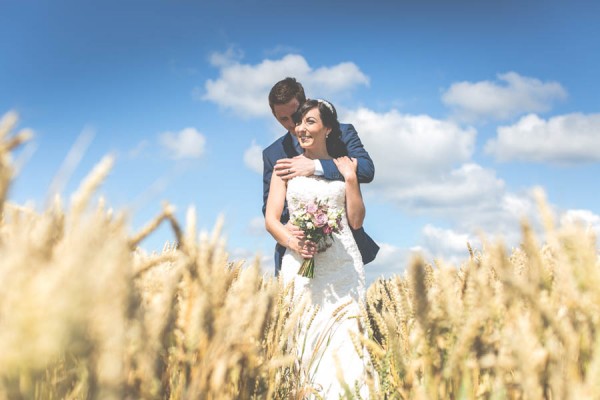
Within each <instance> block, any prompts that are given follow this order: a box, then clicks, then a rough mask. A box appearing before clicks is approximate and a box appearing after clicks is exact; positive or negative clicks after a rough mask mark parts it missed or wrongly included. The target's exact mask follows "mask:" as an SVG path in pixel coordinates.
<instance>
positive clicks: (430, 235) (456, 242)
mask: <svg viewBox="0 0 600 400" xmlns="http://www.w3.org/2000/svg"><path fill="white" fill-rule="evenodd" d="M422 234H423V244H424V247H425V248H426V252H427V253H429V254H431V255H432V256H433V257H434V258H436V259H441V260H443V261H444V262H447V263H450V264H454V265H455V266H459V265H460V264H461V262H462V261H464V260H466V259H468V258H469V251H468V247H467V243H468V244H470V245H471V248H473V249H475V248H480V247H481V244H480V240H479V239H478V238H476V237H474V236H472V235H471V234H469V233H464V232H463V233H461V232H457V231H455V230H453V229H443V228H439V227H436V226H433V225H431V224H427V225H425V226H424V227H423V230H422Z"/></svg>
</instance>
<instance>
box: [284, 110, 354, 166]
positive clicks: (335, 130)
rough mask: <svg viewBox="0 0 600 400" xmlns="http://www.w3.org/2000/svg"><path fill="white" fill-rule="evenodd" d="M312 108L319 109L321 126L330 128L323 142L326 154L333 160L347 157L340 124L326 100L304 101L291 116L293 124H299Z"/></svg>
mask: <svg viewBox="0 0 600 400" xmlns="http://www.w3.org/2000/svg"><path fill="white" fill-rule="evenodd" d="M313 108H318V109H319V114H320V116H321V121H322V122H323V125H324V126H326V127H327V128H331V132H329V135H327V139H326V140H325V144H326V145H327V153H329V155H330V156H331V157H334V158H337V157H342V156H347V155H348V150H347V149H346V144H345V143H344V142H342V131H341V129H340V122H339V121H338V119H337V111H336V110H335V107H334V106H333V104H331V103H330V102H328V101H327V100H321V99H308V100H306V102H304V104H302V105H301V106H300V108H299V109H298V111H296V113H295V114H294V115H293V119H294V122H295V123H296V124H299V123H300V122H301V121H302V118H304V116H305V115H306V113H307V112H309V111H310V110H312V109H313Z"/></svg>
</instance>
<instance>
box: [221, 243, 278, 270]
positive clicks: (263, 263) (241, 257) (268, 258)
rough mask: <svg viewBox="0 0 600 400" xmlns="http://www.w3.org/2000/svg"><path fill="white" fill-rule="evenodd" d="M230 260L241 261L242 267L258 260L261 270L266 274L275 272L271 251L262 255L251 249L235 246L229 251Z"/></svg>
mask: <svg viewBox="0 0 600 400" xmlns="http://www.w3.org/2000/svg"><path fill="white" fill-rule="evenodd" d="M229 260H230V261H243V262H244V267H249V266H251V265H253V263H254V262H256V261H257V260H258V263H259V265H260V268H261V271H262V273H263V274H264V275H266V276H269V275H270V276H272V275H274V273H275V267H274V262H273V253H270V254H267V255H263V254H260V253H257V252H254V251H252V250H248V249H244V248H236V249H233V250H231V251H230V253H229Z"/></svg>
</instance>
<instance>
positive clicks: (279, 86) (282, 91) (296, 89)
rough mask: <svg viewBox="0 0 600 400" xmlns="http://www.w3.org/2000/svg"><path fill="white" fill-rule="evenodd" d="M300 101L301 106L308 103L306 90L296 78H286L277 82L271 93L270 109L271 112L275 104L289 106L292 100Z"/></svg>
mask: <svg viewBox="0 0 600 400" xmlns="http://www.w3.org/2000/svg"><path fill="white" fill-rule="evenodd" d="M294 98H295V99H296V100H298V103H300V105H302V104H304V102H305V101H306V95H305V94H304V88H303V87H302V84H301V83H300V82H298V81H297V80H296V78H290V77H288V78H285V79H282V80H280V81H279V82H277V83H276V84H275V85H274V86H273V87H272V88H271V91H270V92H269V107H271V111H274V110H273V107H274V106H275V104H287V103H289V102H290V101H292V99H294Z"/></svg>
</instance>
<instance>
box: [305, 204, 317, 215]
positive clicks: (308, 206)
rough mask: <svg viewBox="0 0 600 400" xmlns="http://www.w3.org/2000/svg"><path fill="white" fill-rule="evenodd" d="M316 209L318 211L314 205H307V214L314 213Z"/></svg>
mask: <svg viewBox="0 0 600 400" xmlns="http://www.w3.org/2000/svg"><path fill="white" fill-rule="evenodd" d="M317 209H318V207H317V205H316V204H315V203H309V204H307V205H306V211H307V212H309V213H311V214H314V213H316V212H317Z"/></svg>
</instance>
